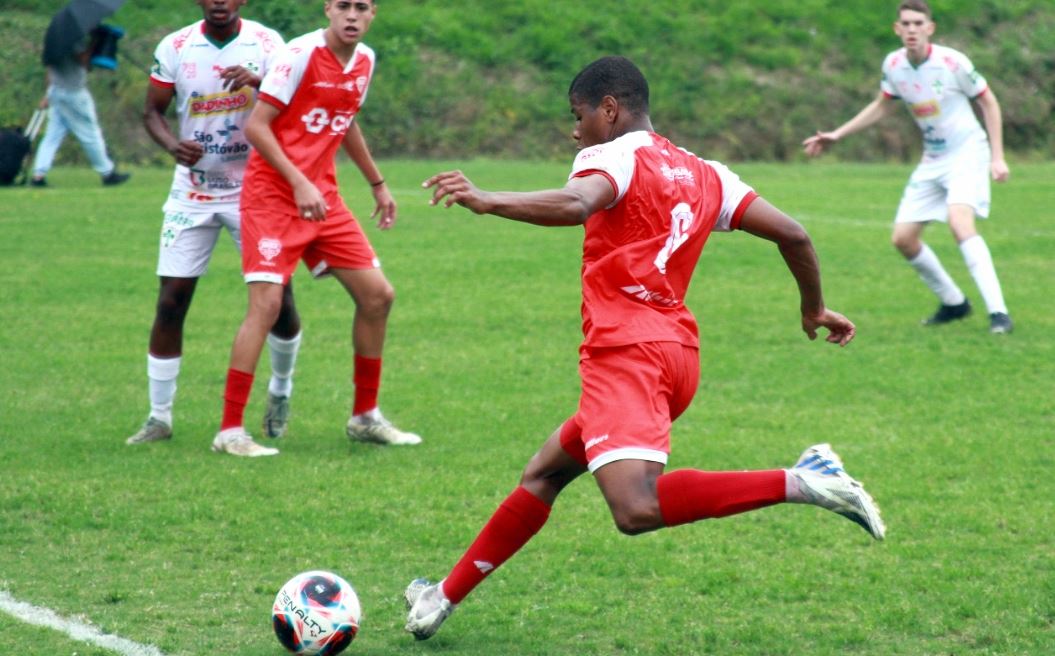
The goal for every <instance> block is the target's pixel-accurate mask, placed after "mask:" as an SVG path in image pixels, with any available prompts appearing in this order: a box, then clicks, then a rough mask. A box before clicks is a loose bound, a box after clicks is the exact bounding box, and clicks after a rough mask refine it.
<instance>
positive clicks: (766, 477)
mask: <svg viewBox="0 0 1055 656" xmlns="http://www.w3.org/2000/svg"><path fill="white" fill-rule="evenodd" d="M785 476H786V474H785V472H784V470H783V469H773V470H767V471H743V472H704V471H699V470H696V469H679V470H677V471H672V472H670V473H667V474H663V475H662V476H660V477H659V478H658V479H656V496H657V497H658V498H659V510H660V512H661V513H662V514H663V523H664V524H666V525H667V526H678V525H679V524H688V523H690V522H695V521H698V520H701V519H710V518H716V517H726V516H728V515H735V514H737V513H742V512H747V511H748V510H756V509H758V508H764V507H766V506H772V505H774V504H777V503H782V502H783V501H784V500H785V482H784V478H785Z"/></svg>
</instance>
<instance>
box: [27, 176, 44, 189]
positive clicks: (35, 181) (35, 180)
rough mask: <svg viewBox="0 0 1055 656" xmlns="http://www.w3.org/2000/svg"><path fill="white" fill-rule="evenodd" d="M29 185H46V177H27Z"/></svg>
mask: <svg viewBox="0 0 1055 656" xmlns="http://www.w3.org/2000/svg"><path fill="white" fill-rule="evenodd" d="M29 186H30V187H47V186H48V179H47V178H30V179H29Z"/></svg>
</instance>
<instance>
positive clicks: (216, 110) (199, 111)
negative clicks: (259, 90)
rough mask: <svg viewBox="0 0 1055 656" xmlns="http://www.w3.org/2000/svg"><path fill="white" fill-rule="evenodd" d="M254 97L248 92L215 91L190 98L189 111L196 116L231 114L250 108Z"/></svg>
mask: <svg viewBox="0 0 1055 656" xmlns="http://www.w3.org/2000/svg"><path fill="white" fill-rule="evenodd" d="M251 104H252V98H250V96H249V94H248V93H245V92H235V93H228V92H226V91H224V92H220V93H213V94H209V95H205V96H198V95H195V96H192V97H191V99H190V107H189V108H188V109H189V113H190V115H191V116H192V117H194V118H201V117H203V116H210V115H216V114H231V113H233V112H243V111H245V110H247V109H249V106H250V105H251Z"/></svg>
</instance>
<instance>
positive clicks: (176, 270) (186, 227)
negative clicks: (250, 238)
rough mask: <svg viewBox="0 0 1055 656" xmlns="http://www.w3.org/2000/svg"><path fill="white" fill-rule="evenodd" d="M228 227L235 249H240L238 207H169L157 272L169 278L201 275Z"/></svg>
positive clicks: (162, 231) (203, 273)
mask: <svg viewBox="0 0 1055 656" xmlns="http://www.w3.org/2000/svg"><path fill="white" fill-rule="evenodd" d="M224 228H227V231H228V232H229V233H231V238H232V239H234V245H235V248H237V249H239V250H241V221H240V220H239V216H238V210H237V209H232V210H225V211H207V212H189V211H186V210H166V211H165V222H164V223H163V224H162V225H161V246H160V249H159V251H158V275H159V276H164V277H166V278H200V277H201V276H203V275H205V272H206V271H207V270H208V268H209V258H211V257H212V251H213V249H214V248H215V247H216V240H217V239H218V238H219V236H220V231H221V230H223V229H224Z"/></svg>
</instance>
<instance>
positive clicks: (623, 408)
mask: <svg viewBox="0 0 1055 656" xmlns="http://www.w3.org/2000/svg"><path fill="white" fill-rule="evenodd" d="M579 375H580V377H581V378H582V396H581V397H580V399H579V411H578V412H576V413H575V416H574V417H572V418H571V419H569V420H568V421H567V422H566V423H565V425H564V427H562V429H561V435H560V439H561V446H563V447H564V450H565V451H567V452H568V454H569V455H571V456H572V457H573V458H576V459H577V460H579V461H580V462H583V463H584V464H587V466H588V467H589V469H590V471H591V472H593V471H597V470H598V469H599V468H601V467H603V466H604V465H607V464H608V463H610V462H614V461H616V460H650V461H653V462H659V463H663V464H666V463H667V456H668V455H669V454H670V425H671V423H672V422H673V421H674V420H675V419H677V418H678V417H679V416H680V415H681V413H682V412H684V411H685V409H686V408H688V407H689V403H691V402H692V397H693V396H694V395H695V394H696V386H697V384H698V383H699V379H700V354H699V350H698V349H696V348H693V347H690V346H684V345H682V344H679V343H677V342H647V343H644V344H634V345H631V346H620V347H615V348H603V349H592V350H591V351H590V352H589V356H588V357H585V358H583V359H582V360H581V361H580V362H579Z"/></svg>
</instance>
